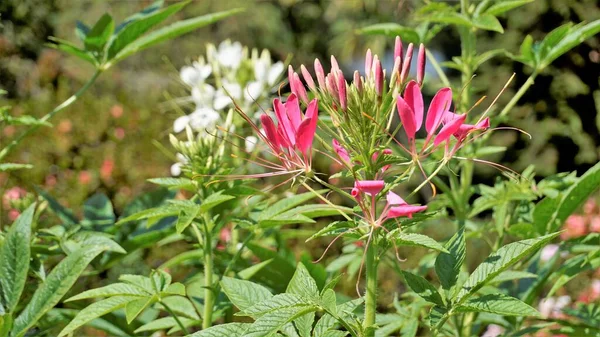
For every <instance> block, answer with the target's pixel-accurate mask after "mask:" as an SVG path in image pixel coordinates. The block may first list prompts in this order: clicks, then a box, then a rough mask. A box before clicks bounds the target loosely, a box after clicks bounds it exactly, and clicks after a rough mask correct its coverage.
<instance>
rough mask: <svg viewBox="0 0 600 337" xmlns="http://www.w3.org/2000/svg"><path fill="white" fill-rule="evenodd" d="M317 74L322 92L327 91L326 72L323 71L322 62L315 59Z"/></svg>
mask: <svg viewBox="0 0 600 337" xmlns="http://www.w3.org/2000/svg"><path fill="white" fill-rule="evenodd" d="M315 74H316V75H317V81H318V82H319V87H320V88H321V90H325V89H326V85H325V71H323V66H322V65H321V62H319V59H315Z"/></svg>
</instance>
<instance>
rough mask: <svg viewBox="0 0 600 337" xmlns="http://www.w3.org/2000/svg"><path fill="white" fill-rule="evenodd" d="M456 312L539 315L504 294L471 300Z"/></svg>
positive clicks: (532, 309) (519, 301)
mask: <svg viewBox="0 0 600 337" xmlns="http://www.w3.org/2000/svg"><path fill="white" fill-rule="evenodd" d="M455 310H456V311H458V312H489V313H492V314H498V315H502V316H535V317H538V316H539V315H540V313H539V312H538V311H537V310H535V309H534V308H532V307H531V306H529V305H527V304H526V303H525V302H522V301H521V300H518V299H516V298H514V297H511V296H507V295H504V294H500V293H498V294H488V295H484V296H480V297H477V298H471V299H469V300H468V301H466V302H465V303H463V304H461V305H460V306H458V307H457V308H456V309H455Z"/></svg>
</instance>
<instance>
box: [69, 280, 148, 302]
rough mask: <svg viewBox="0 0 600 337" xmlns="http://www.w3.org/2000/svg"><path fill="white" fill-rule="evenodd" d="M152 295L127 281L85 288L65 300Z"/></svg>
mask: <svg viewBox="0 0 600 337" xmlns="http://www.w3.org/2000/svg"><path fill="white" fill-rule="evenodd" d="M150 295H152V294H151V293H150V292H148V291H145V290H142V289H141V288H140V287H137V286H134V285H131V284H127V283H112V284H109V285H107V286H104V287H100V288H96V289H90V290H86V291H84V292H82V293H79V294H77V295H75V296H72V297H69V298H68V299H66V300H65V302H70V301H77V300H83V299H86V298H95V297H110V296H131V297H135V296H137V297H147V296H150Z"/></svg>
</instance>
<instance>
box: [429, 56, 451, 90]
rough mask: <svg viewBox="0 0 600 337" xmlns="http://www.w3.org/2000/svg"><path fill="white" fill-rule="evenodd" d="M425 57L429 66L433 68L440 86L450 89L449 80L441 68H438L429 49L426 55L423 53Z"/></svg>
mask: <svg viewBox="0 0 600 337" xmlns="http://www.w3.org/2000/svg"><path fill="white" fill-rule="evenodd" d="M425 55H427V59H428V60H429V63H430V64H431V66H432V67H433V69H434V70H435V72H436V73H437V74H438V76H439V77H440V81H442V84H444V86H446V87H450V80H448V77H447V76H446V74H445V73H444V70H442V67H441V66H440V64H439V63H438V61H437V60H436V59H435V57H434V56H433V54H432V53H431V51H430V50H429V49H428V50H427V53H425Z"/></svg>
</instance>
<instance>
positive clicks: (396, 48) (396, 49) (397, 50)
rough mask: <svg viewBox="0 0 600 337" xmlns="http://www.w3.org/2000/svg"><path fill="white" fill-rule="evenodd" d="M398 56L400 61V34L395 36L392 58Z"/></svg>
mask: <svg viewBox="0 0 600 337" xmlns="http://www.w3.org/2000/svg"><path fill="white" fill-rule="evenodd" d="M398 57H399V58H400V63H402V57H403V55H402V40H401V39H400V36H396V43H395V44H394V60H395V59H396V58H398Z"/></svg>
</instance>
